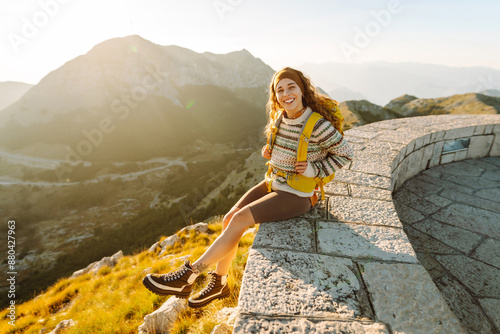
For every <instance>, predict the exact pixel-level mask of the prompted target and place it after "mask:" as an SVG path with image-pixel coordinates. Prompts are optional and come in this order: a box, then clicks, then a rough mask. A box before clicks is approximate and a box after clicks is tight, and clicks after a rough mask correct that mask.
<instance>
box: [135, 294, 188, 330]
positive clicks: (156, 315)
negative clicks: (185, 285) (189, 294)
mask: <svg viewBox="0 0 500 334" xmlns="http://www.w3.org/2000/svg"><path fill="white" fill-rule="evenodd" d="M186 308H187V299H179V298H177V297H175V296H172V297H170V298H169V299H168V300H167V301H166V302H165V303H163V305H162V306H161V307H160V308H159V309H157V310H156V311H154V312H153V313H151V314H148V315H146V316H145V317H144V323H143V324H142V325H140V326H139V328H138V330H139V334H149V333H170V328H171V326H172V324H173V323H174V322H175V321H176V320H177V318H178V316H179V314H180V313H181V312H182V311H184V310H185V309H186Z"/></svg>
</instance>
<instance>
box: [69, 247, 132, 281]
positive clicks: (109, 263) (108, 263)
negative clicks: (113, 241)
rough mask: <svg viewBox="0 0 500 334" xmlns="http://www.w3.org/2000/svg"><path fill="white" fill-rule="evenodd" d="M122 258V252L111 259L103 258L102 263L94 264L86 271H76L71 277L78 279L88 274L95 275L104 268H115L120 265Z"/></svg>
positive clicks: (86, 268)
mask: <svg viewBox="0 0 500 334" xmlns="http://www.w3.org/2000/svg"><path fill="white" fill-rule="evenodd" d="M122 257H123V252H122V251H118V252H116V253H115V254H114V255H113V256H111V257H109V256H106V257H103V258H102V259H101V260H100V261H96V262H92V263H91V264H89V265H88V266H87V267H85V268H84V269H80V270H78V271H75V272H74V273H73V275H71V278H76V277H79V276H82V275H85V274H87V273H91V274H94V275H95V274H96V273H97V272H98V271H99V270H100V269H101V268H102V267H106V266H107V267H111V268H113V267H114V266H115V265H116V264H117V263H118V260H120V259H121V258H122Z"/></svg>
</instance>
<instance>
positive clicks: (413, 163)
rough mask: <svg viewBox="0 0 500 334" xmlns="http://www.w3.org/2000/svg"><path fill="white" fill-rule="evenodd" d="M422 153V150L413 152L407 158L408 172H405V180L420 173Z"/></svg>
mask: <svg viewBox="0 0 500 334" xmlns="http://www.w3.org/2000/svg"><path fill="white" fill-rule="evenodd" d="M422 157H423V151H422V149H420V150H416V151H414V152H413V153H412V154H410V155H409V156H408V158H407V159H409V160H408V170H407V171H406V179H407V180H408V179H409V178H411V177H413V176H415V175H417V174H418V173H420V165H421V164H422Z"/></svg>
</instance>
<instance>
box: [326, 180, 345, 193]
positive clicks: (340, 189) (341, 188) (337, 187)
mask: <svg viewBox="0 0 500 334" xmlns="http://www.w3.org/2000/svg"><path fill="white" fill-rule="evenodd" d="M324 189H325V193H326V194H329V195H344V196H348V195H349V188H348V184H347V183H342V182H338V181H335V180H334V181H332V182H330V183H328V184H326V185H325V186H324Z"/></svg>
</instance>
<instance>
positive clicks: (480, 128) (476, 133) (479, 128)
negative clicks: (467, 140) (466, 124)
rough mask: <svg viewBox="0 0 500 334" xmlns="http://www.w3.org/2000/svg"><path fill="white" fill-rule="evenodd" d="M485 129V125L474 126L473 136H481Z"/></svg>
mask: <svg viewBox="0 0 500 334" xmlns="http://www.w3.org/2000/svg"><path fill="white" fill-rule="evenodd" d="M485 129H486V125H485V124H482V125H476V128H475V129H474V134H473V135H474V136H481V135H482V134H484V130H485Z"/></svg>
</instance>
